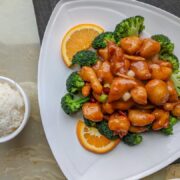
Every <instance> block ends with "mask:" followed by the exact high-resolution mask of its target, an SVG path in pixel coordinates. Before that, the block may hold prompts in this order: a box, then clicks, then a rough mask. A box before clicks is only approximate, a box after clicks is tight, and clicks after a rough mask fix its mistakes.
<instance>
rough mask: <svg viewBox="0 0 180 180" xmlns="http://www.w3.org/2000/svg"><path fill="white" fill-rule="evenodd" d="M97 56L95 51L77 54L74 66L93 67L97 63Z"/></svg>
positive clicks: (84, 51)
mask: <svg viewBox="0 0 180 180" xmlns="http://www.w3.org/2000/svg"><path fill="white" fill-rule="evenodd" d="M97 59H98V57H97V55H96V53H95V52H94V51H90V50H83V51H79V52H77V53H76V54H75V55H74V56H73V58H72V64H73V65H74V64H78V65H80V66H92V65H94V64H96V62H97Z"/></svg>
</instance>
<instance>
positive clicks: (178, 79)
mask: <svg viewBox="0 0 180 180" xmlns="http://www.w3.org/2000/svg"><path fill="white" fill-rule="evenodd" d="M171 80H172V81H173V82H174V86H175V88H176V91H177V93H178V95H179V96H180V72H177V73H173V74H172V75H171Z"/></svg>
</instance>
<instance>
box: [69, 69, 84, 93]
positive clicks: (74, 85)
mask: <svg viewBox="0 0 180 180" xmlns="http://www.w3.org/2000/svg"><path fill="white" fill-rule="evenodd" d="M84 84H85V83H84V81H83V79H82V78H81V76H80V75H79V74H78V73H77V72H72V73H71V74H70V75H69V77H68V78H67V80H66V89H67V91H68V92H70V93H77V92H78V91H80V90H81V89H82V87H83V86H84Z"/></svg>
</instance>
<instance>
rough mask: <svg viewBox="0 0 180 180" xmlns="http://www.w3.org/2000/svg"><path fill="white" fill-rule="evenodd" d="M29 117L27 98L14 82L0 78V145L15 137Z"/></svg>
mask: <svg viewBox="0 0 180 180" xmlns="http://www.w3.org/2000/svg"><path fill="white" fill-rule="evenodd" d="M29 115H30V102H29V98H28V96H27V95H26V93H25V92H24V90H23V89H22V88H21V86H20V85H19V84H17V83H16V82H15V81H13V80H11V79H9V78H6V77H3V76H0V143H3V142H7V141H9V140H11V139H13V138H14V137H16V136H17V135H18V134H19V133H20V132H21V131H22V130H23V128H24V127H25V125H26V123H27V121H28V119H29Z"/></svg>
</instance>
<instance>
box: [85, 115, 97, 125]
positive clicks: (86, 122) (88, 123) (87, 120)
mask: <svg viewBox="0 0 180 180" xmlns="http://www.w3.org/2000/svg"><path fill="white" fill-rule="evenodd" d="M84 123H85V124H86V126H89V127H96V122H94V121H91V120H89V119H86V118H85V117H84Z"/></svg>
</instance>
